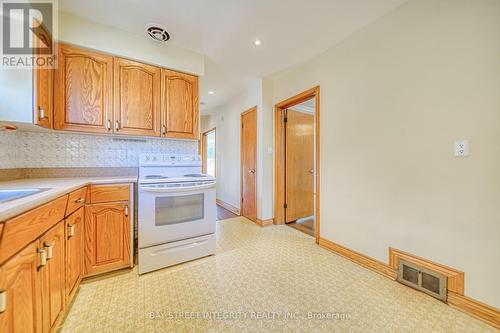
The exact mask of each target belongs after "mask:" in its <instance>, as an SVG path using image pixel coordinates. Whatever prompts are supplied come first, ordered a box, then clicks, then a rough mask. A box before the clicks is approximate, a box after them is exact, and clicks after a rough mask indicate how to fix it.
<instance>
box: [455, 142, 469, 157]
mask: <svg viewBox="0 0 500 333" xmlns="http://www.w3.org/2000/svg"><path fill="white" fill-rule="evenodd" d="M455 156H456V157H465V156H469V140H459V141H455Z"/></svg>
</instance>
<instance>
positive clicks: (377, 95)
mask: <svg viewBox="0 0 500 333" xmlns="http://www.w3.org/2000/svg"><path fill="white" fill-rule="evenodd" d="M273 81H274V102H275V103H277V102H279V101H281V100H284V99H286V98H288V97H290V96H292V95H294V94H297V93H299V92H301V91H303V90H305V89H308V88H311V87H313V86H315V85H320V86H321V148H320V149H321V165H320V167H321V237H324V238H326V239H329V240H332V241H334V242H337V243H339V244H342V245H345V246H347V247H349V248H351V249H354V250H356V251H359V252H361V253H364V254H366V255H369V256H371V257H374V258H376V259H378V260H381V261H383V262H387V261H388V254H387V252H388V247H389V246H393V247H396V248H398V249H401V250H404V251H408V252H410V253H413V254H416V255H419V256H422V257H425V258H428V259H430V260H433V261H436V262H438V263H442V264H445V265H449V266H451V267H454V268H457V269H460V270H463V271H464V272H465V293H466V295H468V296H470V297H473V298H475V299H477V300H479V301H482V302H485V303H487V304H490V305H493V306H496V307H497V308H500V288H498V281H500V149H499V147H500V146H499V144H500V1H498V0H474V1H470V0H439V1H438V0H410V1H408V2H407V3H405V4H404V5H402V6H401V7H400V8H398V9H397V10H396V11H394V12H392V13H390V14H388V15H387V16H385V17H383V18H382V19H380V20H379V21H377V22H375V23H374V24H371V25H369V26H367V27H366V28H365V29H363V30H361V31H359V32H358V33H356V34H355V35H354V36H352V37H351V38H349V39H347V40H345V41H344V42H342V43H341V44H340V45H338V46H337V47H334V48H332V49H330V50H329V51H327V52H326V53H324V54H322V55H321V56H319V57H317V58H316V59H313V60H311V61H309V62H307V63H305V64H303V65H301V66H299V67H296V68H294V69H291V70H289V71H287V72H284V73H280V74H279V75H277V76H276V77H273ZM458 139H468V140H470V144H471V154H470V156H469V157H467V158H456V157H454V156H453V142H454V140H458Z"/></svg>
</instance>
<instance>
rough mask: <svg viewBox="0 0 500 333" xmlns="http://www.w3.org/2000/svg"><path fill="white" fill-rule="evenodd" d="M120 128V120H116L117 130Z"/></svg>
mask: <svg viewBox="0 0 500 333" xmlns="http://www.w3.org/2000/svg"><path fill="white" fill-rule="evenodd" d="M119 130H120V122H119V121H118V120H115V131H117V132H118V131H119Z"/></svg>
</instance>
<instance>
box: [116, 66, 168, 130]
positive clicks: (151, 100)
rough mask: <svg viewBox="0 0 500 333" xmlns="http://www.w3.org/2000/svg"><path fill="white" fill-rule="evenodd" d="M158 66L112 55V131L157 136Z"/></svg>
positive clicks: (158, 128)
mask: <svg viewBox="0 0 500 333" xmlns="http://www.w3.org/2000/svg"><path fill="white" fill-rule="evenodd" d="M160 72H161V70H160V68H159V67H155V66H151V65H146V64H143V63H140V62H137V61H132V60H127V59H122V58H114V114H115V132H117V133H120V134H129V135H146V136H160V82H161V78H160Z"/></svg>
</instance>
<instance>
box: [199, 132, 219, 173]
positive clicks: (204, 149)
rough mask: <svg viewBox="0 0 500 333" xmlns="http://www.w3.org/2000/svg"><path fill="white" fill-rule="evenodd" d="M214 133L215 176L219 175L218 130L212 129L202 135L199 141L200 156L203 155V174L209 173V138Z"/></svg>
mask: <svg viewBox="0 0 500 333" xmlns="http://www.w3.org/2000/svg"><path fill="white" fill-rule="evenodd" d="M212 132H214V135H215V156H216V158H215V174H216V175H217V128H216V127H212V128H211V129H209V130H208V131H205V132H203V133H201V140H200V141H199V146H198V150H199V153H198V154H199V155H201V172H202V173H204V174H206V173H207V136H208V134H210V133H212Z"/></svg>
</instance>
